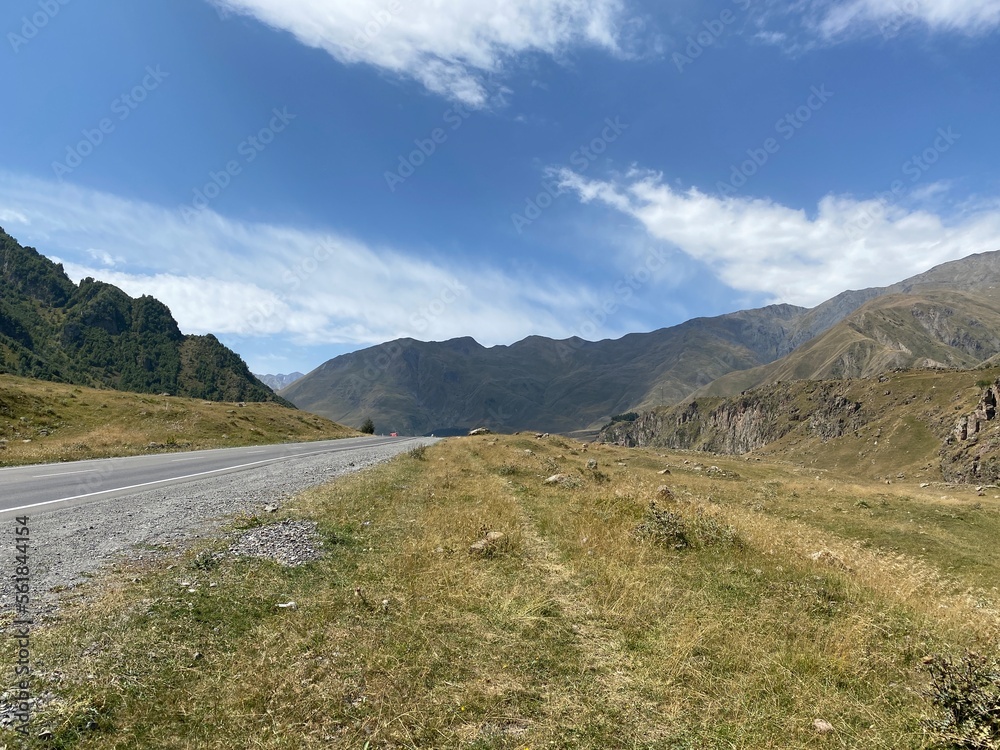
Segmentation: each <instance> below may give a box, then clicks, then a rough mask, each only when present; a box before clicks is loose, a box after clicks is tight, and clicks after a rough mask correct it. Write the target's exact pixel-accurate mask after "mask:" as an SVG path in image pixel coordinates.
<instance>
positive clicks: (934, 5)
mask: <svg viewBox="0 0 1000 750" xmlns="http://www.w3.org/2000/svg"><path fill="white" fill-rule="evenodd" d="M786 16H791V17H792V18H793V19H794V27H790V28H788V29H785V30H784V31H778V30H775V29H771V28H768V27H769V26H772V25H773V24H774V22H775V21H776V20H777V18H779V17H786ZM758 25H759V26H760V27H761V31H760V32H759V33H758V34H757V35H756V38H757V39H759V40H761V41H763V42H765V43H768V44H774V45H776V46H779V47H782V48H783V49H785V50H786V51H788V52H790V53H793V54H798V53H801V52H804V51H807V50H810V49H814V48H816V47H817V46H823V45H828V44H836V43H839V42H844V41H848V40H851V39H855V38H858V37H866V36H876V35H880V36H882V37H883V38H885V39H890V38H892V37H895V36H896V35H897V34H899V33H901V32H902V31H903V30H904V29H907V28H911V27H921V28H924V29H926V30H929V31H931V32H948V33H955V34H962V35H965V36H973V37H975V36H984V35H986V34H989V33H992V32H994V31H996V30H997V28H998V27H1000V0H802V1H801V2H795V3H779V2H775V1H774V0H771V2H770V4H769V8H768V11H767V12H765V13H763V14H762V15H761V16H760V17H759V20H758Z"/></svg>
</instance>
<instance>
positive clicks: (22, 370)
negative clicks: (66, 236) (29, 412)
mask: <svg viewBox="0 0 1000 750" xmlns="http://www.w3.org/2000/svg"><path fill="white" fill-rule="evenodd" d="M0 372H2V373H8V374H11V375H21V376H24V377H30V378H37V379H41V380H52V381H58V382H64V383H73V384H76V385H87V386H96V387H105V388H114V389H117V390H123V391H135V392H140V393H169V394H171V395H175V396H189V397H192V398H200V399H204V400H208V401H277V402H280V403H282V404H284V405H286V406H291V404H289V403H288V402H286V401H284V400H283V399H280V398H278V397H277V396H275V395H274V393H273V392H272V391H271V390H270V389H269V388H268V387H267V386H265V385H264V384H263V383H261V382H260V381H259V380H258V379H257V378H255V377H254V376H253V375H252V374H251V373H250V370H249V369H248V368H247V366H246V363H244V362H243V360H242V359H240V357H239V355H237V354H236V353H235V352H233V351H231V350H230V349H227V348H226V347H225V346H223V345H222V344H221V343H220V342H219V340H218V339H216V338H215V337H214V336H212V335H207V336H185V335H184V334H182V333H181V331H180V329H179V328H178V326H177V322H176V321H175V320H174V318H173V316H172V315H171V314H170V310H169V309H168V308H167V306H166V305H164V304H163V303H162V302H159V301H158V300H156V299H154V298H153V297H148V296H143V297H140V298H138V299H133V298H132V297H129V296H128V295H127V294H125V292H123V291H122V290H121V289H118V288H117V287H115V286H112V285H111V284H105V283H103V282H100V281H95V280H94V279H90V278H88V279H84V280H83V281H81V282H80V284H79V285H76V284H74V283H73V282H72V281H71V280H70V278H69V277H68V276H67V275H66V273H65V271H64V270H63V268H62V266H61V265H59V264H56V263H53V262H52V261H50V260H49V259H47V258H45V257H44V256H43V255H41V254H40V253H38V252H37V251H36V250H35V249H33V248H30V247H22V246H21V245H20V244H18V242H17V241H16V240H15V239H14V238H13V237H11V236H10V235H8V234H7V233H6V232H4V231H3V230H2V229H0Z"/></svg>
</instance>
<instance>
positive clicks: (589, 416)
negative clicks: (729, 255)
mask: <svg viewBox="0 0 1000 750" xmlns="http://www.w3.org/2000/svg"><path fill="white" fill-rule="evenodd" d="M998 289H1000V253H997V252H993V253H983V254H980V255H973V256H970V257H968V258H965V259H963V260H959V261H954V262H951V263H946V264H943V265H941V266H937V267H935V268H933V269H931V270H930V271H927V272H925V273H922V274H920V275H918V276H914V277H912V278H910V279H907V280H904V281H901V282H899V283H898V284H894V285H892V286H888V287H877V288H872V289H863V290H851V291H845V292H843V293H841V294H838V295H837V296H836V297H833V298H832V299H830V300H827V301H826V302H824V303H822V304H820V305H818V306H817V307H815V308H812V309H806V308H801V307H794V306H791V305H772V306H770V307H765V308H761V309H758V310H746V311H741V312H737V313H732V314H729V315H722V316H719V317H715V318H697V319H694V320H690V321H687V322H686V323H682V324H681V325H678V326H673V327H671V328H664V329H661V330H659V331H654V332H652V333H643V334H631V335H628V336H625V337H623V338H621V339H617V340H614V341H599V342H588V341H583V340H581V339H567V340H564V341H557V340H553V339H548V338H543V337H540V336H532V337H529V338H527V339H525V340H523V341H520V342H518V343H516V344H513V345H511V346H496V347H492V348H485V347H483V346H481V345H480V344H478V343H477V342H476V341H474V340H473V339H470V338H463V339H454V340H452V341H445V342H419V341H415V340H413V339H401V340H399V341H393V342H390V343H388V344H382V345H379V346H376V347H372V348H370V349H366V350H364V351H360V352H354V353H352V354H347V355H342V356H340V357H337V358H335V359H332V360H330V361H329V362H327V363H325V364H324V365H322V366H321V367H319V368H317V369H316V370H314V371H313V372H311V373H309V374H308V375H306V376H305V377H303V378H302V379H301V380H299V381H297V382H295V383H294V384H292V385H291V386H289V387H288V388H285V389H283V390H282V391H281V395H282V396H284V397H285V398H288V399H289V400H290V401H292V402H293V403H294V404H296V405H297V406H299V407H300V408H303V409H306V410H309V411H313V412H315V413H317V414H322V415H323V416H326V417H329V418H331V419H333V420H335V421H338V422H344V423H346V424H350V425H353V426H357V425H360V424H361V423H362V422H363V421H364V419H366V418H371V419H373V420H374V422H375V424H376V428H377V429H378V430H379V431H388V430H399V431H405V432H415V433H428V432H437V433H438V434H443V433H446V432H448V431H459V430H465V429H468V428H469V427H472V426H478V425H488V426H490V427H492V428H494V429H497V430H508V431H512V430H523V429H537V430H545V431H549V432H570V431H575V430H581V429H585V428H592V429H593V428H595V427H596V426H599V425H600V424H603V423H606V422H607V421H608V420H610V419H611V418H612V417H613V416H615V415H617V414H621V413H624V412H629V411H633V410H637V411H642V410H647V409H651V408H654V407H656V406H660V405H666V404H674V403H677V402H679V401H682V400H683V399H685V398H687V397H688V396H690V395H691V394H692V393H694V392H696V391H697V392H700V393H704V394H706V395H715V394H728V393H738V392H740V391H741V390H744V389H745V388H747V387H751V386H753V385H758V384H760V383H763V382H770V381H772V380H776V379H782V378H784V379H797V378H812V377H850V376H858V375H865V374H870V373H872V372H877V371H879V370H880V369H885V368H888V367H910V366H927V365H930V366H947V367H971V366H975V365H976V364H978V363H979V362H981V361H982V360H984V359H988V358H989V357H991V356H993V355H994V354H997V353H998V352H1000V345H998V343H997V341H996V339H995V337H994V336H993V335H992V333H991V331H993V330H1000V328H997V327H996V323H1000V318H998V317H997V316H998V315H1000V313H998V310H1000V308H997V306H996V302H995V299H1000V298H998V297H996V295H997V290H998ZM730 373H732V374H731V375H730ZM727 376H728V377H727ZM720 378H721V380H720ZM700 389H703V390H700Z"/></svg>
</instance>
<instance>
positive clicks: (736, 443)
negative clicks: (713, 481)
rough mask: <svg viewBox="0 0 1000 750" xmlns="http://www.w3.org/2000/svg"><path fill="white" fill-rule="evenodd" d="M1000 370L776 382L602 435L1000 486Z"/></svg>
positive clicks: (881, 474)
mask: <svg viewBox="0 0 1000 750" xmlns="http://www.w3.org/2000/svg"><path fill="white" fill-rule="evenodd" d="M998 402H1000V368H998V367H996V366H993V367H988V368H979V369H976V370H961V371H954V370H911V371H893V372H888V373H884V374H882V375H879V376H877V377H873V378H861V379H851V380H824V381H814V380H799V381H794V382H782V383H771V384H769V385H765V386H762V387H760V388H756V389H753V390H750V391H746V392H745V393H743V394H741V395H739V396H736V397H732V398H717V397H702V398H694V399H691V400H688V401H686V402H684V403H682V404H677V405H674V406H671V407H665V408H662V409H655V410H651V411H647V412H644V413H642V414H639V415H630V417H632V416H634V418H630V419H629V420H627V421H626V420H620V421H617V422H614V423H612V424H611V425H609V426H607V427H606V428H605V429H604V430H602V432H601V435H600V439H601V440H602V441H603V442H609V443H614V444H617V445H622V446H628V447H639V446H643V447H661V448H669V449H684V450H695V451H710V452H714V453H724V454H736V455H746V454H752V455H754V456H757V457H763V456H768V457H771V458H775V457H777V458H783V459H786V460H791V461H794V462H796V463H801V464H804V465H809V466H815V467H817V468H826V469H833V468H835V469H841V470H845V471H851V472H855V473H857V475H858V478H859V479H871V478H876V479H882V478H885V479H889V480H890V481H891V479H893V478H896V477H897V475H898V474H900V473H903V474H904V475H906V474H911V473H912V474H915V475H919V476H924V477H927V478H928V479H930V480H935V479H944V480H947V481H955V482H976V483H979V484H994V483H998V482H1000V421H998V420H997V404H998Z"/></svg>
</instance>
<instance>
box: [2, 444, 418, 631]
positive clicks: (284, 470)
mask: <svg viewBox="0 0 1000 750" xmlns="http://www.w3.org/2000/svg"><path fill="white" fill-rule="evenodd" d="M434 442H436V441H435V440H434V439H430V438H414V439H413V440H411V441H406V442H402V443H393V444H391V445H379V446H373V447H361V448H358V449H357V450H356V451H348V452H338V453H328V454H321V455H316V456H306V457H302V458H291V459H286V460H284V461H279V462H276V463H273V464H268V465H266V466H262V467H259V468H255V469H250V470H246V471H241V472H236V473H232V474H226V475H224V476H219V477H212V478H208V479H204V480H200V481H196V482H188V483H185V484H181V485H175V486H171V487H166V488H163V489H155V490H150V491H147V492H142V493H138V494H134V495H129V496H127V497H117V498H111V499H106V500H99V501H95V502H92V503H88V504H86V505H80V506H76V507H73V508H67V509H60V510H57V511H49V512H40V513H36V514H32V515H31V520H30V530H31V552H30V566H31V595H32V610H33V611H34V612H35V614H36V616H37V615H42V616H44V614H45V613H46V612H48V611H51V610H52V608H53V607H55V605H56V600H57V598H58V592H62V591H65V590H67V589H72V588H73V587H75V586H78V585H79V584H80V583H82V582H83V581H85V580H86V578H87V577H88V576H89V575H91V574H93V573H95V572H97V571H98V570H99V569H100V568H101V567H102V566H104V565H108V564H111V563H114V562H119V561H122V560H127V559H135V558H140V557H144V556H148V555H149V554H150V551H151V550H155V549H162V548H175V547H180V546H183V545H184V544H185V543H188V542H192V541H194V540H197V539H200V538H204V537H209V536H216V535H218V534H219V530H220V529H221V528H222V527H223V526H225V525H226V524H227V523H229V522H231V521H232V519H233V517H234V516H237V515H240V514H261V513H264V512H265V510H264V509H265V506H267V505H276V504H278V505H280V504H281V503H282V502H284V501H285V500H287V499H289V498H291V497H292V496H294V495H295V494H297V493H299V492H302V491H304V490H306V489H309V488H310V487H315V486H318V485H322V484H326V483H327V482H330V481H332V480H334V479H336V478H337V477H340V476H343V475H345V474H350V473H352V472H355V471H360V470H362V469H365V468H368V467H370V466H374V465H375V464H378V463H381V462H383V461H388V460H389V459H391V458H393V457H394V456H396V455H398V454H400V453H404V452H406V451H408V450H411V449H413V448H415V447H417V446H418V445H429V444H431V443H434ZM6 525H7V526H9V529H7V531H8V532H9V533H0V539H2V540H4V541H3V542H2V543H0V566H2V568H0V569H2V570H3V571H4V575H3V577H2V579H0V616H3V615H6V614H8V613H10V612H11V611H12V610H13V604H14V596H13V589H14V580H13V579H14V574H13V571H14V570H15V567H16V566H15V559H14V558H15V548H14V535H13V529H14V521H13V519H11V520H10V522H9V523H8V524H6ZM53 589H55V591H53Z"/></svg>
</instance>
